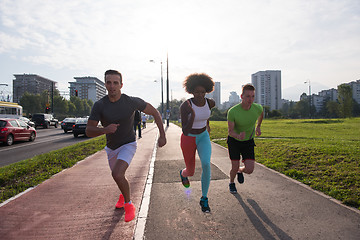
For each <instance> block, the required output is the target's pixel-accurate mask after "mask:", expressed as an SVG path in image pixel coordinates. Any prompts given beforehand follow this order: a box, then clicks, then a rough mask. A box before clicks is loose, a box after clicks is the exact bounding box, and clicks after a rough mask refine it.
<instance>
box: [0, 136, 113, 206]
mask: <svg viewBox="0 0 360 240" xmlns="http://www.w3.org/2000/svg"><path fill="white" fill-rule="evenodd" d="M105 144H106V140H105V136H100V137H96V138H92V139H89V140H87V141H85V142H81V143H77V144H74V145H72V146H68V147H65V148H62V149H59V150H55V151H51V152H49V153H45V154H41V155H38V156H35V157H33V158H30V159H27V160H23V161H21V162H17V163H13V164H10V165H7V166H4V167H1V168H0V203H1V202H4V201H5V200H7V199H9V198H11V197H13V196H15V195H17V194H19V193H21V192H23V191H25V190H26V189H28V188H30V187H34V186H36V185H38V184H40V183H42V182H43V181H45V180H46V179H49V178H50V177H51V176H53V175H54V174H56V173H58V172H61V171H62V170H64V169H66V168H69V167H71V166H73V165H74V164H76V163H77V162H78V161H80V160H83V159H84V158H86V157H87V156H90V155H92V154H94V153H96V152H97V151H100V150H102V149H104V147H105Z"/></svg>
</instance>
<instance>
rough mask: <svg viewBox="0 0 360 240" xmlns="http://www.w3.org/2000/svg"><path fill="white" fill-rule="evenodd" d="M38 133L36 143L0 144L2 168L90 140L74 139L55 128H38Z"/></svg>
mask: <svg viewBox="0 0 360 240" xmlns="http://www.w3.org/2000/svg"><path fill="white" fill-rule="evenodd" d="M36 132H37V136H36V139H35V141H34V142H15V143H14V144H13V145H11V146H6V145H5V144H0V167H2V166H6V165H9V164H11V163H15V162H19V161H22V160H25V159H28V158H32V157H34V156H36V155H39V154H43V153H47V152H50V151H53V150H56V149H60V148H63V147H66V146H70V145H73V144H75V143H78V142H82V141H86V140H88V139H89V138H86V137H83V135H80V136H79V137H78V138H74V136H73V134H72V133H71V132H68V133H64V131H63V130H62V129H61V128H54V127H51V128H48V129H41V128H38V129H36Z"/></svg>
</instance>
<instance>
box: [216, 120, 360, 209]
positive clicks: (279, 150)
mask: <svg viewBox="0 0 360 240" xmlns="http://www.w3.org/2000/svg"><path fill="white" fill-rule="evenodd" d="M210 126H211V129H212V131H211V138H212V140H213V141H214V142H216V143H218V144H220V145H222V146H224V147H227V144H226V140H224V138H226V136H227V122H210ZM359 126H360V118H352V119H310V120H300V119H298V120H269V119H265V120H264V121H263V124H262V135H261V137H260V138H256V139H255V142H256V147H255V154H256V161H257V162H259V163H262V164H264V165H265V166H267V167H269V168H272V169H274V170H276V171H278V172H281V173H283V174H285V175H287V176H289V177H291V178H293V179H296V180H297V181H300V182H302V183H304V184H307V185H309V186H310V187H311V188H313V189H316V190H318V191H321V192H323V193H325V194H327V195H329V196H331V197H333V198H335V199H337V200H340V201H341V202H343V203H344V204H346V205H348V206H351V207H355V208H358V209H360V148H359V143H360V129H359Z"/></svg>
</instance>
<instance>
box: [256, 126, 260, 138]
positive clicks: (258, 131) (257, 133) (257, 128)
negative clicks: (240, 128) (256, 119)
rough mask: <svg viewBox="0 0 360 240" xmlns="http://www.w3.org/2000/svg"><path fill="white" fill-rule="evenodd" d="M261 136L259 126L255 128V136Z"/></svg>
mask: <svg viewBox="0 0 360 240" xmlns="http://www.w3.org/2000/svg"><path fill="white" fill-rule="evenodd" d="M260 135H261V129H260V126H257V127H256V136H260Z"/></svg>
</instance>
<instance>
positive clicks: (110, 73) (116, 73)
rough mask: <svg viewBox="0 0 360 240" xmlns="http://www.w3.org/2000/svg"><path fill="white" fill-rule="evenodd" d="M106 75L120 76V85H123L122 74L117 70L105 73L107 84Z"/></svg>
mask: <svg viewBox="0 0 360 240" xmlns="http://www.w3.org/2000/svg"><path fill="white" fill-rule="evenodd" d="M106 75H118V76H120V83H122V76H121V73H120V72H119V71H117V70H111V69H110V70H107V71H106V72H105V76H104V81H105V82H106Z"/></svg>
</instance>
